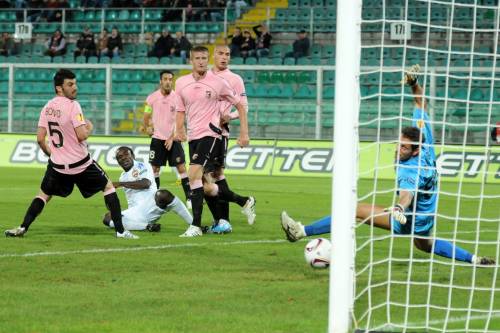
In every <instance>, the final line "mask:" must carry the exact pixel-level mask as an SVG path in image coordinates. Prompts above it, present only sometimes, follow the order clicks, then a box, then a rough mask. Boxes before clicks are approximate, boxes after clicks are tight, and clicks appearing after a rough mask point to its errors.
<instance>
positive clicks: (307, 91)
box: [295, 85, 316, 99]
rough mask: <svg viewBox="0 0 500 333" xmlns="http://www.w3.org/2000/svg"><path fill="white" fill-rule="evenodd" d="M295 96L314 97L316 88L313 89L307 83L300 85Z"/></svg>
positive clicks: (302, 97)
mask: <svg viewBox="0 0 500 333" xmlns="http://www.w3.org/2000/svg"><path fill="white" fill-rule="evenodd" d="M295 97H296V98H300V99H313V98H316V89H313V87H312V86H309V85H300V86H299V88H298V89H297V93H296V95H295Z"/></svg>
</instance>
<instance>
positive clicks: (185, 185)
mask: <svg viewBox="0 0 500 333" xmlns="http://www.w3.org/2000/svg"><path fill="white" fill-rule="evenodd" d="M181 184H182V189H183V190H184V195H186V200H187V199H189V191H190V189H189V178H188V177H186V178H182V179H181Z"/></svg>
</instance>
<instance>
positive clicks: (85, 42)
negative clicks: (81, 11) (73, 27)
mask: <svg viewBox="0 0 500 333" xmlns="http://www.w3.org/2000/svg"><path fill="white" fill-rule="evenodd" d="M81 55H83V56H84V57H85V60H86V61H87V60H88V59H89V57H92V56H95V55H97V52H96V45H95V41H94V33H93V32H92V31H90V28H89V26H88V25H87V26H85V28H84V29H83V32H82V34H81V35H80V38H78V40H77V41H76V49H75V52H74V56H75V61H76V58H78V57H79V56H81Z"/></svg>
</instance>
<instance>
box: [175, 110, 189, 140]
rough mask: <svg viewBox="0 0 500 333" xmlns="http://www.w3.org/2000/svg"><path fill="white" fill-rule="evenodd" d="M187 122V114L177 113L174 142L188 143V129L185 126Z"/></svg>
mask: <svg viewBox="0 0 500 333" xmlns="http://www.w3.org/2000/svg"><path fill="white" fill-rule="evenodd" d="M185 121H186V113H185V112H177V113H176V115H175V134H174V141H181V142H183V141H186V140H187V137H186V127H185V126H184V122H185Z"/></svg>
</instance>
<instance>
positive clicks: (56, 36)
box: [45, 29, 66, 57]
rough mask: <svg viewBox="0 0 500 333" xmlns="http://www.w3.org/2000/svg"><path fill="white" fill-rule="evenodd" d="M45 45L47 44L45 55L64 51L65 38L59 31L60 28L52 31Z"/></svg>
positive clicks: (57, 54)
mask: <svg viewBox="0 0 500 333" xmlns="http://www.w3.org/2000/svg"><path fill="white" fill-rule="evenodd" d="M45 45H46V46H47V50H46V51H45V55H48V56H51V57H54V56H59V55H63V54H65V53H66V39H64V35H63V34H62V33H61V30H59V29H57V30H56V31H54V33H53V34H52V36H51V37H50V39H49V40H48V41H47V43H45Z"/></svg>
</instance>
